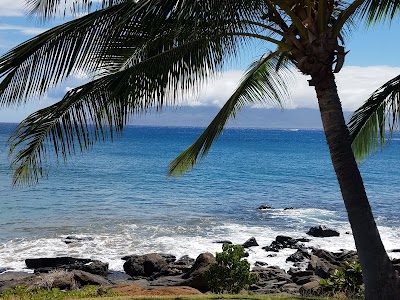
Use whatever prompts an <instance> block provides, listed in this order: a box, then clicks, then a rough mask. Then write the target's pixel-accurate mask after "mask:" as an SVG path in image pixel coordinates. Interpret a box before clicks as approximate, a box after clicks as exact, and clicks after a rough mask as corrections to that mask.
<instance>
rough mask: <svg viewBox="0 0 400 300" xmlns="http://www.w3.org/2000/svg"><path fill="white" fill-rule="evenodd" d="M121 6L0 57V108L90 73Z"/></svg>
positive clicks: (130, 6)
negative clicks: (71, 78) (0, 80)
mask: <svg viewBox="0 0 400 300" xmlns="http://www.w3.org/2000/svg"><path fill="white" fill-rule="evenodd" d="M134 7H135V5H134V4H127V3H124V4H121V5H117V6H114V7H111V8H109V9H106V10H101V11H96V12H94V13H91V14H89V15H87V16H84V17H82V18H80V19H77V20H73V21H70V22H67V23H66V24H63V25H60V26H57V27H55V28H53V29H50V30H48V31H46V32H44V33H42V34H40V35H38V36H37V37H34V38H32V39H30V40H28V41H26V42H24V43H22V44H21V45H19V46H17V47H16V48H14V49H12V50H11V51H9V52H8V53H6V54H4V55H3V56H2V57H0V78H2V82H1V83H0V106H12V105H16V104H19V103H20V102H21V101H24V100H26V99H33V98H36V97H38V96H41V95H43V94H44V93H45V92H46V91H47V90H48V89H49V88H50V87H53V86H55V85H57V84H58V83H60V82H61V81H62V80H64V79H65V78H67V77H68V76H69V75H71V74H72V73H74V72H78V71H82V72H85V73H86V72H87V73H92V72H95V71H96V70H97V68H98V67H99V53H101V52H102V51H104V50H103V49H104V48H105V47H107V45H108V44H109V43H110V42H111V41H110V38H112V36H114V35H115V33H114V31H115V30H118V28H116V26H115V24H116V23H118V22H119V21H121V18H122V15H123V14H124V12H125V11H126V10H129V9H134Z"/></svg>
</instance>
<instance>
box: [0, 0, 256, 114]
mask: <svg viewBox="0 0 400 300" xmlns="http://www.w3.org/2000/svg"><path fill="white" fill-rule="evenodd" d="M262 2H263V1H260V0H251V1H245V0H241V1H235V2H234V3H232V2H231V1H228V0H219V1H216V0H207V1H196V0H187V1H180V0H170V1H164V0H141V1H127V2H122V3H120V4H117V5H113V6H111V7H108V8H106V9H102V10H99V11H95V12H93V13H91V14H89V15H87V16H84V17H82V18H79V19H77V20H73V21H70V22H67V23H66V24H63V25H60V26H57V27H55V28H53V29H51V30H49V31H47V32H45V33H43V34H41V35H39V36H37V37H35V38H33V39H31V40H29V41H27V42H25V43H23V44H21V45H19V46H17V47H16V48H14V49H12V50H11V51H9V52H8V53H6V54H4V55H3V56H2V57H1V58H0V78H2V79H3V80H2V82H1V84H0V106H10V105H17V104H20V102H21V101H25V100H27V99H34V98H36V97H38V96H41V95H43V94H44V93H45V92H46V91H47V90H48V89H49V88H51V87H53V86H55V85H57V84H58V83H60V82H61V81H63V80H65V78H67V77H68V76H70V75H71V74H73V73H74V72H78V71H82V72H84V73H89V74H94V75H98V74H97V73H96V72H99V70H106V71H107V68H112V69H113V70H114V69H115V67H116V66H117V65H119V64H121V56H120V54H119V53H121V52H123V51H125V53H126V55H124V56H123V57H134V56H135V53H136V52H137V51H139V52H140V51H141V48H142V47H143V45H144V44H146V43H147V42H148V41H149V40H152V39H159V38H160V36H162V35H163V34H164V32H170V31H171V29H173V30H175V29H176V30H178V31H179V30H185V32H186V34H188V32H189V31H191V32H192V33H198V32H202V31H203V33H204V32H205V31H204V30H203V29H204V28H215V29H218V32H216V33H217V34H223V32H225V33H227V32H237V31H239V32H240V31H245V30H252V28H253V27H254V26H253V25H251V24H250V23H245V24H244V23H243V22H241V20H242V19H243V18H246V20H250V21H251V20H253V19H255V18H256V17H257V16H258V15H259V14H261V12H262V10H260V9H259V6H260V5H261V4H260V3H262ZM52 3H55V4H56V3H57V2H52ZM209 33H210V34H211V31H210V30H209ZM189 35H190V34H189ZM126 45H129V46H126ZM122 50H123V51H122Z"/></svg>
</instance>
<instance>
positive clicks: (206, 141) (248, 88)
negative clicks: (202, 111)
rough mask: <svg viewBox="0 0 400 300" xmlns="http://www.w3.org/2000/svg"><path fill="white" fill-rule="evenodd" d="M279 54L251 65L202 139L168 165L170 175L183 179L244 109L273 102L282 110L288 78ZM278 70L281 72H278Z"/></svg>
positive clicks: (268, 56)
mask: <svg viewBox="0 0 400 300" xmlns="http://www.w3.org/2000/svg"><path fill="white" fill-rule="evenodd" d="M279 54H280V52H279V51H278V52H273V53H271V54H269V55H267V56H265V57H262V58H261V59H260V60H259V61H257V62H255V63H253V64H252V66H251V67H250V68H249V70H248V71H247V72H246V74H245V76H244V78H243V79H242V81H241V83H240V85H239V86H238V88H237V89H236V90H235V92H234V93H233V95H232V96H231V97H230V98H229V99H228V101H227V102H226V103H225V105H224V106H223V107H222V108H221V110H220V111H219V113H218V114H217V115H216V116H215V118H214V119H213V120H212V122H211V123H210V125H208V127H207V128H206V129H205V130H204V132H203V133H202V134H201V136H200V137H199V138H198V139H197V140H196V141H195V142H194V143H193V144H192V145H191V146H190V147H189V148H187V149H186V150H185V151H184V152H182V154H180V155H179V156H178V157H177V158H176V159H175V160H174V161H172V162H171V163H170V165H169V175H175V176H179V175H182V174H184V173H185V172H186V171H188V170H189V169H190V168H192V167H193V166H194V165H195V164H196V163H197V162H198V160H199V158H204V157H205V156H206V155H207V153H208V151H209V150H210V148H211V145H212V143H213V142H214V141H215V140H216V139H217V138H218V137H219V135H220V134H221V132H222V131H223V129H224V127H225V125H226V123H227V121H228V120H229V119H230V118H231V117H235V115H236V113H237V112H238V111H240V110H241V109H242V108H243V107H244V106H245V105H248V104H255V103H265V102H273V103H275V104H277V105H279V106H282V99H283V98H284V97H287V96H288V92H287V83H288V82H290V80H288V78H287V75H288V74H289V73H288V70H289V69H288V68H287V65H288V61H282V59H280V57H279ZM282 62H284V63H286V64H282ZM279 66H280V67H279ZM277 69H280V72H278V71H277Z"/></svg>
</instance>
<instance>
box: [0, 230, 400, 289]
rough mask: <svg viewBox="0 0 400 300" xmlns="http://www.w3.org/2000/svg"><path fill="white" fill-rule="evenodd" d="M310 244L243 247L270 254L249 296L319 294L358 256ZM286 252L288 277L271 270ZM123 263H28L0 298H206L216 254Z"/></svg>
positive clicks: (258, 267) (0, 284)
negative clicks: (115, 293) (75, 294)
mask: <svg viewBox="0 0 400 300" xmlns="http://www.w3.org/2000/svg"><path fill="white" fill-rule="evenodd" d="M307 234H308V235H309V236H310V238H323V237H328V236H337V235H339V233H338V232H337V231H335V230H333V229H330V228H327V227H325V226H317V227H313V228H311V229H310V230H309V231H308V232H307ZM77 239H80V240H79V241H80V242H82V241H83V242H84V240H83V239H84V238H77V237H68V238H66V239H65V242H66V243H67V242H68V243H72V242H74V241H76V240H77ZM85 239H89V238H85ZM309 241H310V239H309V238H293V237H289V236H282V235H279V236H277V237H276V238H275V240H274V241H273V242H272V243H271V244H270V245H267V246H260V245H259V244H258V243H257V240H256V238H254V237H251V238H249V239H248V240H247V241H246V242H245V243H244V244H243V245H242V246H243V247H244V248H245V249H249V248H252V247H262V249H264V250H265V251H266V252H267V253H266V259H265V261H257V262H256V263H255V264H254V267H253V268H252V271H253V272H255V273H257V275H258V278H259V280H258V282H257V283H256V284H253V285H251V286H250V287H249V290H250V291H251V292H253V293H260V294H268V293H290V294H306V295H309V294H311V293H312V294H317V293H318V291H319V290H320V285H319V282H320V280H321V278H328V277H329V276H330V274H332V273H333V272H334V271H335V270H336V269H341V265H342V264H343V262H345V261H358V257H357V253H356V252H355V251H347V250H342V251H340V252H330V251H327V250H323V249H317V248H313V247H310V246H307V243H308V242H309ZM216 243H231V242H230V241H216ZM286 248H290V249H296V252H294V253H293V254H291V255H290V256H288V257H287V258H286V262H291V263H292V264H293V267H291V268H290V269H289V270H288V271H286V270H284V269H282V268H280V267H278V266H273V265H269V263H268V257H273V256H274V255H276V252H279V251H280V250H282V249H286ZM121 259H122V260H124V261H125V262H124V265H123V267H124V271H125V272H115V271H110V270H109V268H108V264H107V263H104V262H101V261H98V260H91V259H82V258H73V257H54V258H34V259H31V258H30V259H26V260H25V264H26V266H27V268H28V269H33V270H34V273H33V274H31V273H24V272H13V271H12V270H6V269H5V268H1V266H0V273H1V274H0V292H2V291H5V290H7V289H10V288H14V287H16V286H19V285H23V286H26V287H27V288H35V287H45V288H53V287H58V288H60V289H65V290H72V289H77V288H80V287H83V286H85V285H98V286H101V287H112V286H124V285H131V284H135V285H137V286H140V287H141V288H143V289H147V290H149V289H155V288H160V287H181V286H185V287H190V288H192V289H196V290H198V291H200V292H202V293H205V292H208V291H209V288H208V285H207V280H206V278H205V272H206V270H207V269H208V267H209V265H210V264H212V263H214V262H215V257H214V254H211V253H201V254H199V255H198V257H197V258H196V259H194V258H191V257H189V256H187V255H185V256H183V257H180V258H177V257H175V256H174V255H172V254H164V253H148V254H145V255H136V254H132V255H127V256H124V257H122V258H121ZM393 264H394V266H395V268H396V269H397V270H398V271H400V260H399V259H397V260H393Z"/></svg>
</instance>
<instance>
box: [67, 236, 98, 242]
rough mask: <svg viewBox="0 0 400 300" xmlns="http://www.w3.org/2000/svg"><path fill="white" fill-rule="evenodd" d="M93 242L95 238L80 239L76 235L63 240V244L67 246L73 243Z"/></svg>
mask: <svg viewBox="0 0 400 300" xmlns="http://www.w3.org/2000/svg"><path fill="white" fill-rule="evenodd" d="M93 240H94V238H93V237H90V236H83V237H78V236H75V235H69V236H67V237H66V238H65V239H64V240H63V242H64V243H66V244H73V243H80V242H87V241H93Z"/></svg>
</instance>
